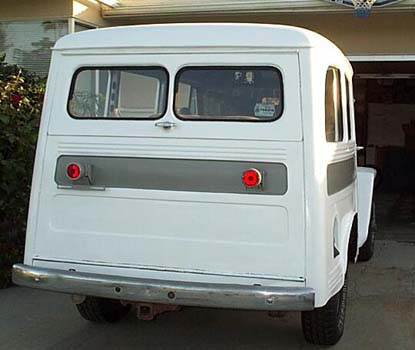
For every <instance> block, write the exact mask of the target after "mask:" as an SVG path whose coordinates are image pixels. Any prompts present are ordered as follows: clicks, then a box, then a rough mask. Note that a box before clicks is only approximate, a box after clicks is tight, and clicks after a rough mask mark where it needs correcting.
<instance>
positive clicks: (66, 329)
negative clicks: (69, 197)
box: [0, 241, 415, 350]
mask: <svg viewBox="0 0 415 350" xmlns="http://www.w3.org/2000/svg"><path fill="white" fill-rule="evenodd" d="M414 257H415V244H414V243H411V242H394V241H377V246H376V255H375V258H374V259H373V260H372V261H371V262H369V263H364V264H358V265H354V266H351V269H350V279H349V280H350V288H349V291H350V292H349V298H348V309H347V318H346V329H345V334H344V336H343V338H342V340H341V341H340V343H339V344H338V345H337V346H335V347H334V348H333V349H339V350H340V349H353V350H360V349H365V350H366V349H376V350H382V349H387V350H394V349H397V350H398V349H399V350H406V349H407V350H414V349H415V258H414ZM317 348H318V347H316V346H311V345H308V344H306V343H305V342H304V341H303V339H302V333H301V325H300V314H299V313H288V314H286V315H285V316H283V317H280V318H269V317H268V316H267V315H266V314H265V313H261V312H245V311H233V310H230V311H229V310H205V309H198V308H188V309H184V310H183V311H181V312H177V313H170V314H164V315H161V316H160V317H159V318H158V319H157V320H156V321H153V322H143V321H138V320H137V319H135V317H134V315H133V314H131V315H130V316H129V317H128V318H127V319H125V320H123V321H122V322H120V323H118V324H113V325H96V324H91V323H88V322H86V321H83V320H82V319H81V317H80V316H79V315H78V314H77V311H76V310H75V307H74V306H73V305H72V304H71V303H70V301H69V297H68V296H66V295H60V294H54V293H49V292H42V291H36V290H30V289H25V288H18V287H14V288H10V289H6V290H0V349H7V350H22V349H31V350H37V349H42V350H49V349H50V350H52V349H53V350H55V349H59V350H67V349H77V350H83V349H88V350H93V349H100V350H102V349H151V350H157V349H180V350H185V349H197V350H204V349H209V350H212V349H215V350H219V349H261V350H265V349H282V350H283V349H317Z"/></svg>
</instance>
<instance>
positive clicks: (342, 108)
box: [324, 65, 346, 144]
mask: <svg viewBox="0 0 415 350" xmlns="http://www.w3.org/2000/svg"><path fill="white" fill-rule="evenodd" d="M330 70H333V71H334V73H335V77H337V79H336V80H337V81H338V84H339V86H338V87H339V96H338V97H339V98H338V100H339V101H340V108H338V106H336V105H335V104H334V106H335V111H336V110H337V111H339V110H340V111H341V117H340V118H339V116H338V115H336V116H335V120H334V122H335V123H336V119H337V121H339V122H341V124H342V125H341V126H342V135H335V136H341V138H340V137H339V139H338V140H334V141H330V140H328V139H327V129H326V128H327V125H326V118H327V111H326V92H327V75H328V73H329V71H330ZM343 76H344V73H343V71H342V70H341V69H340V68H339V67H336V66H334V65H330V66H328V67H327V69H326V71H325V77H324V134H325V140H326V143H333V144H337V143H341V142H345V141H346V140H345V136H346V133H345V105H344V97H345V96H344V89H345V87H344V83H343ZM333 102H334V103H335V102H336V101H335V99H334V96H333ZM336 107H337V108H336Z"/></svg>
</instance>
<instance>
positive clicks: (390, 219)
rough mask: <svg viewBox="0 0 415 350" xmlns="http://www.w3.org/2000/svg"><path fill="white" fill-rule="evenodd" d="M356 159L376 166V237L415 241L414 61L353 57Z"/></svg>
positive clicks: (359, 162)
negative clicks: (378, 60)
mask: <svg viewBox="0 0 415 350" xmlns="http://www.w3.org/2000/svg"><path fill="white" fill-rule="evenodd" d="M352 64H353V68H354V71H355V79H354V96H355V114H356V138H357V144H358V145H359V146H364V150H361V151H360V152H359V155H358V164H359V165H362V166H363V165H364V166H372V167H374V168H376V169H377V171H378V176H377V179H376V184H375V207H376V209H375V210H376V221H377V229H378V233H377V238H378V239H392V240H396V241H405V242H415V62H414V61H390V62H373V61H371V62H352Z"/></svg>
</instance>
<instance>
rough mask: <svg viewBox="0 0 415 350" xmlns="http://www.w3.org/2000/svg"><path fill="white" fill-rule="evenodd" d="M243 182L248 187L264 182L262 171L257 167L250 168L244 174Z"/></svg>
mask: <svg viewBox="0 0 415 350" xmlns="http://www.w3.org/2000/svg"><path fill="white" fill-rule="evenodd" d="M242 182H243V183H244V185H245V186H246V187H256V186H259V185H260V184H261V182H262V175H261V172H260V171H259V170H257V169H255V168H252V169H248V170H247V171H245V172H244V173H243V174H242Z"/></svg>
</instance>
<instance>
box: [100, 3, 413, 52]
mask: <svg viewBox="0 0 415 350" xmlns="http://www.w3.org/2000/svg"><path fill="white" fill-rule="evenodd" d="M108 20H109V21H111V23H113V24H112V25H125V24H146V23H169V22H170V23H171V22H200V21H202V22H255V23H271V24H287V25H294V26H299V27H303V28H307V29H311V30H313V31H316V32H318V33H320V34H322V35H324V36H325V37H327V38H329V39H330V40H332V41H333V42H334V43H335V44H336V45H338V46H339V47H340V48H341V49H342V50H343V51H344V52H345V53H346V54H347V55H374V54H378V55H393V54H400V55H402V54H415V40H413V34H414V33H415V12H411V11H407V12H399V13H398V12H380V11H375V12H373V13H372V14H371V15H370V17H369V18H367V19H362V18H357V17H355V16H354V15H353V12H352V11H347V12H341V13H321V14H313V13H285V14H276V13H271V14H255V13H253V14H240V15H238V16H227V15H221V14H220V13H216V14H210V15H209V14H206V15H203V16H202V15H199V16H195V15H193V16H179V15H174V16H164V17H148V16H147V15H146V16H143V17H141V16H140V14H139V13H138V12H137V15H136V16H132V17H112V18H108Z"/></svg>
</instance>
